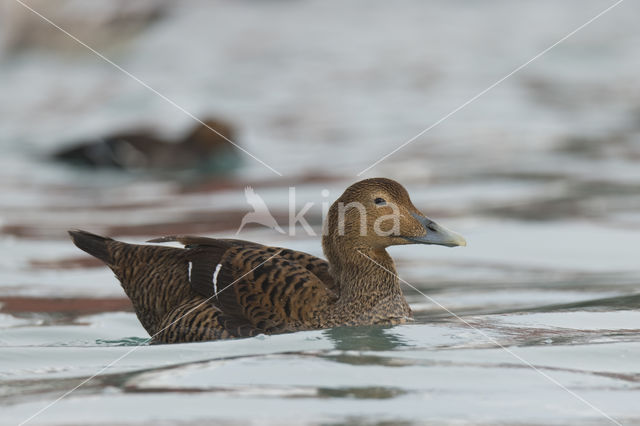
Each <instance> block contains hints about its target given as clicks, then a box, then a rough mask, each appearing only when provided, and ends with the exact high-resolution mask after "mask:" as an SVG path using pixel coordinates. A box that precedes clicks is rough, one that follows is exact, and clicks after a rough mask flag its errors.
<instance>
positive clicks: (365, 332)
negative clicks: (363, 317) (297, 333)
mask: <svg viewBox="0 0 640 426" xmlns="http://www.w3.org/2000/svg"><path fill="white" fill-rule="evenodd" d="M322 334H323V336H325V337H327V338H328V339H330V340H331V342H333V343H334V344H335V348H336V349H337V350H341V351H386V350H393V349H398V348H402V347H403V346H406V342H405V341H404V340H403V339H402V337H401V336H399V335H396V334H394V332H393V327H382V326H367V327H336V328H331V329H328V330H324V331H323V333H322Z"/></svg>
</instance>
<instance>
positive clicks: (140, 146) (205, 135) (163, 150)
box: [53, 118, 239, 172]
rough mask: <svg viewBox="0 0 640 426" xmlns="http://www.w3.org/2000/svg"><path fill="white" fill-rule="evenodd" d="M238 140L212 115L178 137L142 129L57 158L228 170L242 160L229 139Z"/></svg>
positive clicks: (119, 165) (124, 165)
mask: <svg viewBox="0 0 640 426" xmlns="http://www.w3.org/2000/svg"><path fill="white" fill-rule="evenodd" d="M212 129H213V130H212ZM234 139H235V131H234V128H233V126H232V125H231V124H230V123H228V122H226V121H223V120H219V119H213V118H210V119H207V120H205V121H203V122H202V123H198V124H197V125H196V126H195V127H194V128H193V129H192V130H191V131H190V132H188V133H187V134H185V135H184V137H183V138H179V139H176V140H168V139H163V138H161V137H159V136H158V135H156V133H155V132H153V131H150V130H147V129H138V130H133V131H130V132H124V133H115V134H112V135H109V136H105V137H101V138H96V139H91V140H87V141H83V142H80V143H77V144H75V145H74V146H73V147H71V148H64V149H63V150H61V151H59V152H56V153H55V154H54V155H53V158H55V159H56V160H60V161H65V162H67V163H70V164H73V165H80V166H86V167H92V168H114V169H125V170H142V169H157V170H167V169H169V170H187V169H188V170H198V171H202V172H226V171H229V170H230V169H232V168H233V167H235V165H237V163H238V162H239V157H238V153H237V150H236V149H235V147H234V146H233V144H232V143H231V142H229V141H230V140H231V141H233V140H234Z"/></svg>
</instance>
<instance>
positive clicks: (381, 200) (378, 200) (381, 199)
mask: <svg viewBox="0 0 640 426" xmlns="http://www.w3.org/2000/svg"><path fill="white" fill-rule="evenodd" d="M373 202H374V203H376V205H378V206H384V205H385V204H387V202H386V201H385V200H384V198H380V197H378V198H376V199H375V200H373Z"/></svg>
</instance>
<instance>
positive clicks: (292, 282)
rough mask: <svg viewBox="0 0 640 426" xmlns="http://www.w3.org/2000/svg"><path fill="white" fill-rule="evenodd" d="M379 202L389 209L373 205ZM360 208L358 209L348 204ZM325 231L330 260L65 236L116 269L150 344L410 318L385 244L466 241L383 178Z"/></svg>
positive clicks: (285, 252)
mask: <svg viewBox="0 0 640 426" xmlns="http://www.w3.org/2000/svg"><path fill="white" fill-rule="evenodd" d="M380 198H382V199H384V200H385V203H383V204H382V203H380V202H378V203H376V202H375V200H376V199H378V200H379V199H380ZM356 203H357V204H358V205H359V206H362V208H361V209H360V208H355V207H353V206H352V207H349V206H350V205H355V204H356ZM345 206H347V207H345ZM343 207H344V210H343V211H340V209H341V208H343ZM360 215H364V220H363V221H362V222H361V220H360V218H361V216H360ZM381 219H382V223H384V221H391V222H394V221H397V224H398V227H397V229H395V228H394V229H391V230H389V229H387V230H384V232H380V229H379V227H380V223H381V222H380V220H381ZM394 223H395V222H394ZM361 224H364V225H365V226H364V228H362V227H361ZM327 229H328V233H327V234H326V235H324V236H323V238H322V246H323V250H324V253H325V255H326V256H327V260H323V259H320V258H318V257H315V256H313V255H310V254H307V253H303V252H299V251H294V250H290V249H284V248H278V247H270V246H264V245H262V244H258V243H254V242H249V241H242V240H234V239H214V238H206V237H193V236H169V237H162V238H158V239H154V240H150V242H154V243H163V242H169V241H177V242H180V243H182V244H183V245H184V246H185V247H184V248H174V247H161V246H157V245H134V244H127V243H123V242H120V241H116V240H113V239H111V238H107V237H102V236H99V235H95V234H91V233H89V232H86V231H80V230H76V231H69V233H70V235H71V238H72V240H73V242H74V243H75V244H76V245H77V246H78V247H79V248H80V249H82V250H84V251H86V252H87V253H89V254H91V255H93V256H95V257H98V258H99V259H101V260H103V261H104V262H105V263H106V264H107V265H108V266H109V267H110V268H111V269H112V270H113V272H114V273H115V274H116V276H117V277H118V279H119V280H120V282H121V284H122V287H123V288H124V291H125V292H126V294H127V296H128V297H129V298H130V299H131V301H132V303H133V307H134V309H135V312H136V315H137V316H138V319H139V320H140V322H141V323H142V325H143V327H144V328H145V329H146V330H147V332H148V333H149V334H150V335H151V336H152V338H153V341H154V342H156V343H176V342H194V341H203V340H216V339H228V338H233V337H249V336H255V335H257V334H261V333H265V334H272V333H284V332H290V331H297V330H310V329H318V328H328V327H334V326H340V325H365V324H397V323H402V322H406V321H408V320H410V318H411V309H410V308H409V305H408V304H407V302H406V300H405V298H404V296H403V294H402V291H401V289H400V285H399V282H398V278H397V276H396V275H395V267H394V263H393V260H392V259H391V257H390V256H389V255H388V253H387V251H386V247H388V246H391V245H401V244H416V243H419V244H440V245H445V246H456V245H466V242H465V241H464V239H463V238H462V237H460V236H459V235H457V234H455V233H453V232H451V231H448V230H447V229H446V228H444V227H441V226H439V225H437V224H436V223H435V222H433V221H431V220H429V219H427V218H426V217H424V216H423V215H422V213H420V211H419V210H418V209H416V208H415V207H414V206H413V204H412V202H411V200H410V198H409V195H408V193H407V191H406V190H405V189H404V187H402V186H401V185H400V184H399V183H397V182H395V181H392V180H390V179H385V178H376V179H366V180H363V181H360V182H357V183H355V184H353V185H351V186H350V187H349V188H347V190H346V191H345V192H344V193H343V194H342V196H341V197H340V198H338V200H337V201H336V202H335V203H334V204H333V205H332V206H331V208H330V209H329V215H328V217H327ZM360 253H364V254H366V257H369V258H370V259H373V260H374V261H375V263H377V264H378V265H376V264H375V263H374V262H371V261H368V260H367V259H366V257H364V256H362V255H361V254H360ZM380 265H382V267H380ZM390 272H391V273H390Z"/></svg>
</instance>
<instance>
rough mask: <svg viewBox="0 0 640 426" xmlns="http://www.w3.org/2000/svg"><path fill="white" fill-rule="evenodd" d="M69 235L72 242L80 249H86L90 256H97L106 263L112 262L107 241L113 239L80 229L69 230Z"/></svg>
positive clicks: (110, 263)
mask: <svg viewBox="0 0 640 426" xmlns="http://www.w3.org/2000/svg"><path fill="white" fill-rule="evenodd" d="M69 235H70V236H71V240H72V241H73V243H74V244H75V245H76V246H78V248H79V249H80V250H83V251H86V252H87V253H89V254H90V255H91V256H94V257H97V258H98V259H100V260H102V261H103V262H104V263H106V264H107V265H112V264H113V259H112V256H111V253H110V252H109V248H108V247H107V242H108V241H113V239H111V238H108V237H103V236H100V235H96V234H92V233H91V232H87V231H82V230H80V229H76V230H73V231H69Z"/></svg>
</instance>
